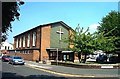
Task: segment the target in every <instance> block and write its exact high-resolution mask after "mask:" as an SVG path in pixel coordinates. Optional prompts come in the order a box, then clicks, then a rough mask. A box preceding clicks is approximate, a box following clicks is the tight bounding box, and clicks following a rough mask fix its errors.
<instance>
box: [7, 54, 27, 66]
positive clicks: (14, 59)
mask: <svg viewBox="0 0 120 79" xmlns="http://www.w3.org/2000/svg"><path fill="white" fill-rule="evenodd" d="M9 63H10V64H13V65H14V64H21V65H24V63H25V62H24V59H23V58H22V57H20V56H12V57H11V59H10V60H9Z"/></svg>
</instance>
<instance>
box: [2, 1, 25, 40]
mask: <svg viewBox="0 0 120 79" xmlns="http://www.w3.org/2000/svg"><path fill="white" fill-rule="evenodd" d="M23 4H24V2H22V1H16V0H15V1H14V2H2V33H3V34H2V41H5V40H6V39H7V35H8V34H7V32H8V31H9V30H10V31H12V26H11V22H12V21H15V19H18V20H19V16H20V14H19V12H18V11H19V6H20V5H23Z"/></svg>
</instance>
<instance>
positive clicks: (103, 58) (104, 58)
mask: <svg viewBox="0 0 120 79" xmlns="http://www.w3.org/2000/svg"><path fill="white" fill-rule="evenodd" d="M96 62H98V63H104V62H107V55H99V56H98V57H97V58H96Z"/></svg>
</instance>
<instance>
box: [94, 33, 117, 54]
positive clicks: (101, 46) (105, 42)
mask: <svg viewBox="0 0 120 79" xmlns="http://www.w3.org/2000/svg"><path fill="white" fill-rule="evenodd" d="M104 34H105V33H103V32H102V33H94V36H95V39H94V45H95V50H102V51H104V52H105V53H111V52H112V51H114V50H115V49H116V47H115V44H114V41H115V40H116V39H117V38H116V37H114V36H109V37H106V36H105V35H104Z"/></svg>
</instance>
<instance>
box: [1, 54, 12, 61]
mask: <svg viewBox="0 0 120 79" xmlns="http://www.w3.org/2000/svg"><path fill="white" fill-rule="evenodd" d="M9 60H10V56H9V55H4V56H2V61H3V62H5V61H6V62H8V61H9Z"/></svg>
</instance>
